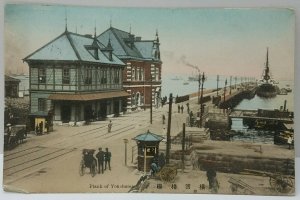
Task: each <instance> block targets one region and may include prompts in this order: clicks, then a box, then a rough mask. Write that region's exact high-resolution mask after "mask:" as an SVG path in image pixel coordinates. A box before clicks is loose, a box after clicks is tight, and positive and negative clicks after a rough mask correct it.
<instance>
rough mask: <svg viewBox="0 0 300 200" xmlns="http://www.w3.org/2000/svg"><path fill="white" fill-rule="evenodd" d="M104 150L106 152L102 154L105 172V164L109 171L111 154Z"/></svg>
mask: <svg viewBox="0 0 300 200" xmlns="http://www.w3.org/2000/svg"><path fill="white" fill-rule="evenodd" d="M105 150H106V151H105V153H104V160H105V170H106V168H107V164H108V169H109V170H111V167H110V159H111V152H109V151H108V148H105Z"/></svg>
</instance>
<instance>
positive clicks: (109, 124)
mask: <svg viewBox="0 0 300 200" xmlns="http://www.w3.org/2000/svg"><path fill="white" fill-rule="evenodd" d="M111 128H112V122H111V120H109V123H108V132H109V133H110V132H111Z"/></svg>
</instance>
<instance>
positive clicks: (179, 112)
mask: <svg viewBox="0 0 300 200" xmlns="http://www.w3.org/2000/svg"><path fill="white" fill-rule="evenodd" d="M178 113H180V105H179V104H178Z"/></svg>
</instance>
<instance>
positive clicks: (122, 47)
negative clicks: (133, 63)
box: [98, 27, 160, 61]
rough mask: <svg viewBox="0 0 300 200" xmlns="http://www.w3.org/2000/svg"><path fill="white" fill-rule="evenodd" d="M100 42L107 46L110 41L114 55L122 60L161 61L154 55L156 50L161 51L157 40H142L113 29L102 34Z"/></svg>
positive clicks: (99, 37) (99, 38)
mask: <svg viewBox="0 0 300 200" xmlns="http://www.w3.org/2000/svg"><path fill="white" fill-rule="evenodd" d="M98 40H99V41H100V42H101V43H103V44H107V43H108V41H109V40H110V41H111V46H112V48H113V49H114V53H115V54H116V55H117V56H118V57H119V58H121V59H139V60H140V59H142V60H156V61H160V59H159V58H156V57H155V55H154V53H153V52H154V51H155V50H156V49H157V50H158V51H159V42H158V41H157V42H156V40H141V37H135V36H134V35H133V34H131V33H129V32H126V31H122V30H119V29H116V28H113V27H110V28H109V29H107V30H106V31H104V32H103V33H101V34H100V35H99V36H98ZM155 42H156V43H155ZM154 44H157V45H158V46H156V45H154Z"/></svg>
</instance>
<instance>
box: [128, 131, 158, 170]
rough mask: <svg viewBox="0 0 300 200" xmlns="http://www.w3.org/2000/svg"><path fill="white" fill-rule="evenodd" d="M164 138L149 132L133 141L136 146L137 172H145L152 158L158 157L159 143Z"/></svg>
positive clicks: (148, 168)
mask: <svg viewBox="0 0 300 200" xmlns="http://www.w3.org/2000/svg"><path fill="white" fill-rule="evenodd" d="M163 139H164V137H162V136H160V135H157V134H154V133H151V132H150V131H149V130H148V131H147V132H146V133H142V134H140V135H138V136H136V137H135V138H133V140H135V141H136V143H137V146H138V170H139V171H144V172H147V171H149V170H150V165H151V162H152V160H153V159H154V157H156V156H158V155H159V143H160V142H161V141H162V140H163Z"/></svg>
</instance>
